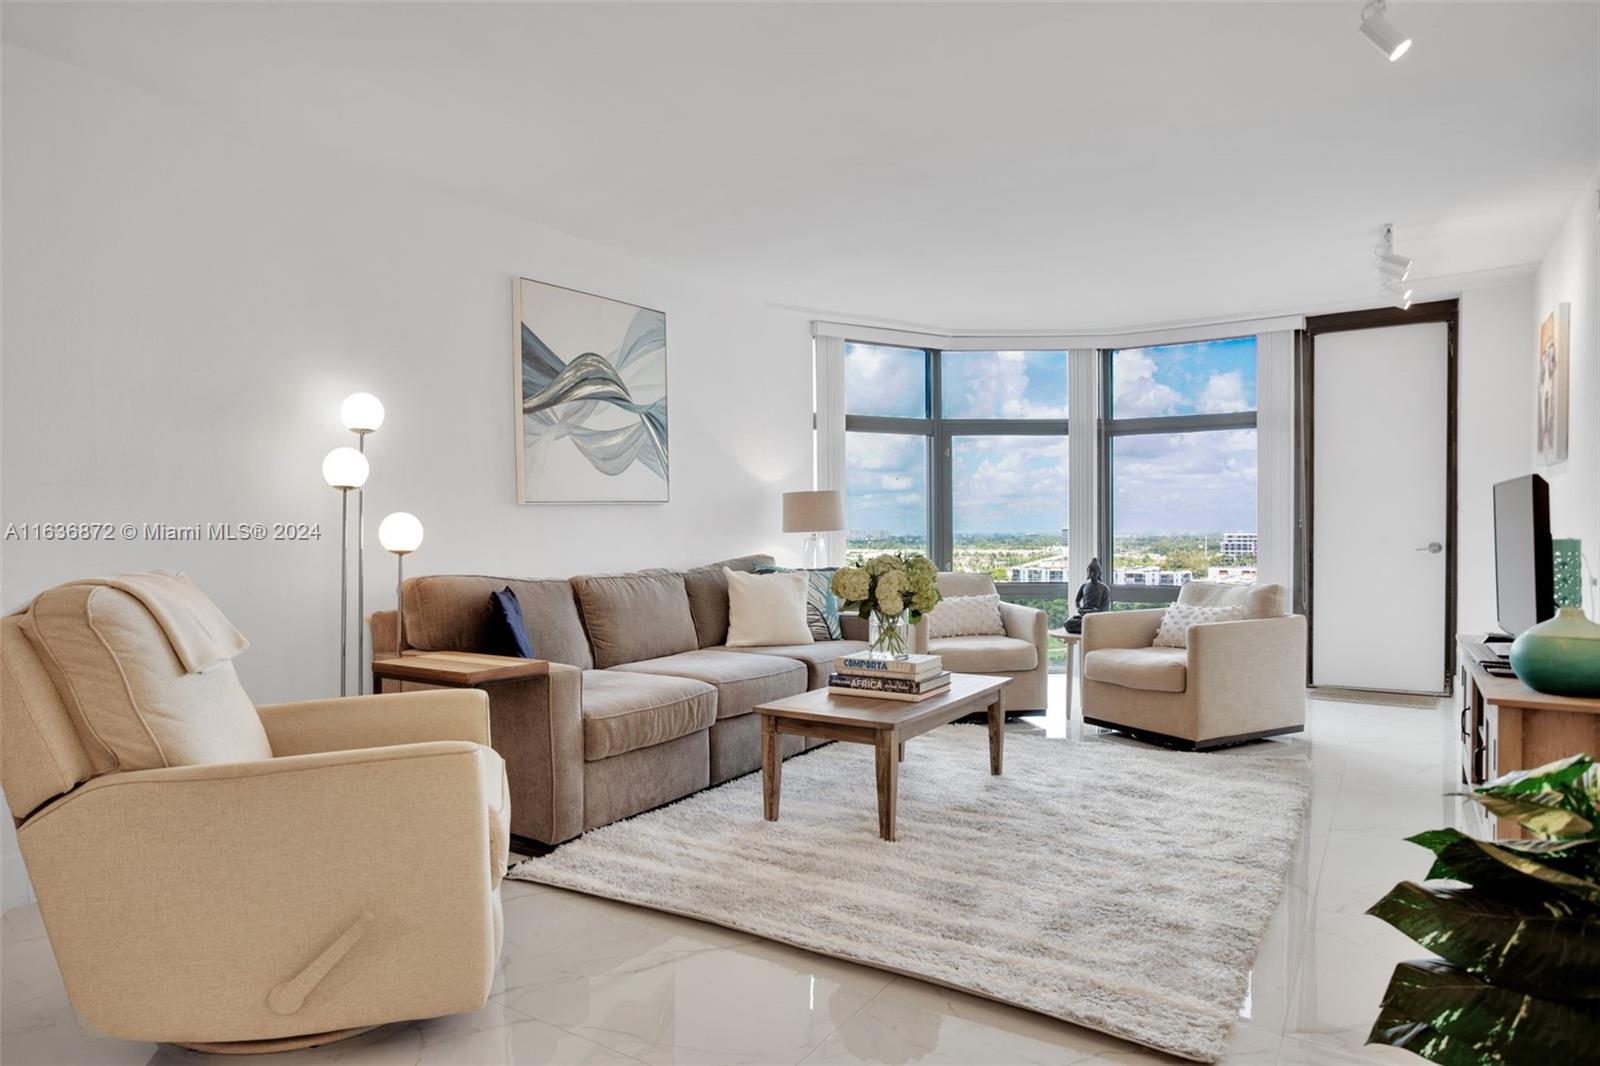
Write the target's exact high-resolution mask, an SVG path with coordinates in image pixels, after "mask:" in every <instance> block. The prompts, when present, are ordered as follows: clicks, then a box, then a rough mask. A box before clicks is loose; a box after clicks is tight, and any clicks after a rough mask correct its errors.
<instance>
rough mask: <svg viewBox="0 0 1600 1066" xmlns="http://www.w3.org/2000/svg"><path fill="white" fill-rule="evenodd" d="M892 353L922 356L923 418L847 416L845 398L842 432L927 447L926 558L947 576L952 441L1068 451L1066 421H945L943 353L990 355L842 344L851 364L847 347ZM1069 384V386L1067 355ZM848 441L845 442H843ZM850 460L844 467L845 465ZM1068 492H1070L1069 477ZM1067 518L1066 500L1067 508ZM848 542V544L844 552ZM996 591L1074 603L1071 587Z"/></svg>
mask: <svg viewBox="0 0 1600 1066" xmlns="http://www.w3.org/2000/svg"><path fill="white" fill-rule="evenodd" d="M852 344H861V345H865V346H869V347H880V348H881V347H896V348H904V349H906V350H908V351H920V352H922V353H923V355H924V356H925V357H926V359H927V363H926V377H925V381H924V388H925V390H926V392H925V396H926V399H927V408H926V410H927V412H928V414H927V417H925V418H902V417H896V416H893V415H855V414H851V413H850V398H849V395H848V394H846V396H845V416H844V430H845V433H846V434H850V433H894V434H899V435H902V436H922V437H925V438H926V440H927V447H928V500H927V527H926V529H927V535H928V556H929V558H930V559H932V560H933V563H934V565H935V566H937V567H938V568H939V569H940V570H950V569H951V568H952V566H953V565H954V561H955V495H954V446H953V443H952V438H954V437H1027V436H1039V437H1056V436H1059V437H1064V438H1066V439H1067V442H1068V444H1067V446H1068V447H1069V448H1070V447H1071V446H1072V445H1071V434H1070V432H1069V429H1070V427H1069V424H1068V419H1066V418H946V417H944V381H943V378H944V375H943V361H944V355H945V353H946V352H967V351H989V350H990V349H987V348H983V349H977V348H974V349H966V348H933V347H921V348H918V347H913V346H911V345H903V344H900V345H885V344H882V343H880V342H874V341H851V340H846V341H845V342H844V349H843V352H842V357H843V358H844V359H849V357H850V352H849V347H850V345H852ZM1021 350H1026V351H1061V352H1063V353H1064V354H1065V353H1067V351H1068V350H1067V349H1058V348H1027V349H1021ZM1067 359H1068V361H1069V372H1068V378H1069V381H1070V377H1071V373H1070V360H1071V356H1070V354H1068V355H1067ZM846 439H847V440H848V437H847V438H846ZM848 462H849V460H848V457H847V458H846V463H847V464H848ZM1068 492H1069V493H1070V492H1071V482H1070V476H1069V481H1068ZM1067 507H1068V510H1069V513H1070V508H1071V503H1070V496H1069V499H1068V502H1067ZM848 545H849V541H848V538H847V539H846V548H847V550H848ZM995 591H996V592H998V593H999V594H1000V598H1001V599H1003V600H1012V601H1020V600H1057V599H1066V600H1070V599H1071V598H1072V585H1071V582H1070V581H1059V582H1058V581H996V582H995Z"/></svg>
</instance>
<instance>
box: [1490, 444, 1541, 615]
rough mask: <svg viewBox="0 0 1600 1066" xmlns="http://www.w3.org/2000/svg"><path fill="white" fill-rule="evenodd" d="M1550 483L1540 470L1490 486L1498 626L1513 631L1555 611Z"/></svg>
mask: <svg viewBox="0 0 1600 1066" xmlns="http://www.w3.org/2000/svg"><path fill="white" fill-rule="evenodd" d="M1555 585H1556V581H1555V560H1554V553H1553V551H1552V548H1551V542H1550V483H1549V482H1547V481H1545V479H1544V478H1542V477H1540V476H1539V475H1538V474H1528V475H1526V476H1525V477H1518V478H1512V479H1511V480H1510V481H1502V482H1500V483H1499V484H1497V485H1496V486H1495V487H1494V587H1495V601H1496V606H1497V609H1498V618H1499V621H1500V628H1501V629H1503V630H1505V631H1506V633H1508V634H1510V635H1511V636H1513V637H1515V636H1516V635H1517V634H1519V633H1521V632H1522V631H1523V630H1525V629H1528V628H1530V627H1531V626H1534V625H1537V624H1538V623H1540V622H1542V621H1544V620H1545V619H1546V618H1552V617H1554V616H1555V613H1556V592H1555Z"/></svg>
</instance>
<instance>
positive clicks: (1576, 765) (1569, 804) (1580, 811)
mask: <svg viewBox="0 0 1600 1066" xmlns="http://www.w3.org/2000/svg"><path fill="white" fill-rule="evenodd" d="M1472 798H1473V799H1475V800H1477V801H1478V802H1479V803H1481V804H1482V805H1483V806H1484V807H1486V808H1487V809H1489V810H1490V811H1493V812H1494V813H1495V814H1498V815H1500V816H1501V817H1503V818H1512V819H1515V820H1516V821H1517V822H1519V823H1520V824H1522V825H1525V826H1527V827H1528V828H1529V829H1530V830H1532V831H1533V832H1535V833H1538V834H1540V835H1541V836H1545V837H1582V836H1590V837H1595V838H1600V829H1597V828H1596V826H1597V824H1600V766H1596V765H1595V763H1594V760H1592V759H1590V758H1589V756H1587V755H1582V754H1580V755H1571V756H1568V757H1567V758H1565V759H1558V760H1556V761H1555V762H1552V763H1546V764H1545V765H1543V766H1536V767H1534V768H1533V769H1531V770H1513V771H1512V772H1511V773H1508V774H1504V775H1502V776H1501V777H1497V778H1495V779H1494V780H1493V781H1490V782H1489V783H1488V784H1486V785H1483V786H1481V787H1479V788H1477V789H1476V790H1474V795H1473V797H1472ZM1541 808H1544V809H1551V810H1556V809H1558V810H1561V811H1564V812H1566V816H1565V817H1562V816H1558V815H1550V814H1544V813H1542V812H1541V810H1540V809H1541Z"/></svg>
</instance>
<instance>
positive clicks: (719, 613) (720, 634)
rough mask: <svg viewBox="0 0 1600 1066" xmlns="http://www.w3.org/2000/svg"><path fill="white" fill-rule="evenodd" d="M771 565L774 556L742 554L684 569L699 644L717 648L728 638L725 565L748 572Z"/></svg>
mask: <svg viewBox="0 0 1600 1066" xmlns="http://www.w3.org/2000/svg"><path fill="white" fill-rule="evenodd" d="M771 565H773V560H772V556H770V555H741V556H740V557H739V558H737V559H724V560H723V561H722V562H720V563H708V564H707V565H705V566H697V567H695V568H694V569H693V570H685V571H684V572H683V587H684V591H685V592H686V593H687V594H688V596H689V614H690V615H691V616H692V617H693V618H694V632H695V638H696V640H697V645H696V646H697V647H701V648H712V647H716V646H717V645H719V644H722V643H723V642H724V641H726V640H727V639H728V575H726V574H724V573H723V572H722V570H723V568H724V567H726V568H727V569H729V570H738V571H739V572H741V573H747V574H748V573H754V572H755V571H756V570H758V569H760V568H761V567H766V566H771Z"/></svg>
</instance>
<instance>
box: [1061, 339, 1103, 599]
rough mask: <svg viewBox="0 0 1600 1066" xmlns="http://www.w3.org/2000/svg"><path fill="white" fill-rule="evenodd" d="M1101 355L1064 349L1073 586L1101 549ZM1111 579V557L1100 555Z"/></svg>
mask: <svg viewBox="0 0 1600 1066" xmlns="http://www.w3.org/2000/svg"><path fill="white" fill-rule="evenodd" d="M1099 430H1100V353H1099V351H1098V350H1096V349H1094V348H1073V349H1071V350H1069V351H1068V352H1067V433H1068V438H1069V439H1068V444H1067V455H1068V458H1067V463H1068V467H1069V472H1068V477H1069V479H1070V482H1071V485H1070V491H1071V494H1072V496H1071V502H1070V504H1069V508H1068V512H1067V561H1068V564H1069V565H1070V566H1071V572H1070V573H1069V574H1068V575H1067V577H1068V580H1069V581H1070V582H1071V583H1072V587H1073V588H1074V589H1076V588H1077V583H1078V582H1081V581H1082V580H1083V575H1084V568H1085V567H1087V566H1088V565H1089V560H1090V559H1092V558H1094V555H1095V552H1096V551H1098V550H1099V548H1098V547H1097V546H1096V543H1095V542H1096V540H1098V538H1099V536H1100V486H1099V481H1100V456H1099V447H1100V432H1099ZM1100 562H1101V564H1102V565H1103V566H1104V567H1105V568H1106V574H1107V580H1108V581H1109V580H1110V570H1111V560H1109V559H1102V560H1100Z"/></svg>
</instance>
